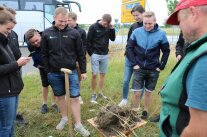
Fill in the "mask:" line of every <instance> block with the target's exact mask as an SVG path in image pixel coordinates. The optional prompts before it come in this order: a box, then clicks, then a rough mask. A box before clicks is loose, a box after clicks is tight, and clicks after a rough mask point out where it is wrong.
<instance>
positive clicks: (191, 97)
mask: <svg viewBox="0 0 207 137" xmlns="http://www.w3.org/2000/svg"><path fill="white" fill-rule="evenodd" d="M186 82H187V83H186V84H187V85H186V86H187V94H188V98H187V101H186V104H185V105H186V106H188V107H191V108H194V109H198V110H202V111H207V55H204V56H202V57H200V58H199V59H198V60H197V62H196V63H195V64H193V66H192V68H191V69H190V71H189V74H188V76H187V81H186Z"/></svg>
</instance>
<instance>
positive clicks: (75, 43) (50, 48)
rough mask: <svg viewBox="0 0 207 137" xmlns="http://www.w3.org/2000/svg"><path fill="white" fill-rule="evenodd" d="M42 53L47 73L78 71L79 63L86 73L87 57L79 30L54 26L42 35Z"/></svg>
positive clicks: (82, 70)
mask: <svg viewBox="0 0 207 137" xmlns="http://www.w3.org/2000/svg"><path fill="white" fill-rule="evenodd" d="M41 53H42V58H43V64H44V68H45V70H46V71H47V72H54V73H59V72H60V69H61V68H68V69H71V70H74V69H76V61H78V63H79V66H80V71H81V73H86V57H85V55H84V52H83V47H82V43H81V37H80V34H79V32H78V31H77V30H75V29H72V28H69V27H65V28H64V29H63V30H58V28H57V27H55V26H52V27H50V28H48V29H46V30H45V31H43V34H42V40H41Z"/></svg>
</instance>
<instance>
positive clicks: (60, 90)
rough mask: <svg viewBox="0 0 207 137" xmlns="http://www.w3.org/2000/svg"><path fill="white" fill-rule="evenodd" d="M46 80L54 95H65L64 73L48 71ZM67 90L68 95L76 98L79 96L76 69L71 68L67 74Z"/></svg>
mask: <svg viewBox="0 0 207 137" xmlns="http://www.w3.org/2000/svg"><path fill="white" fill-rule="evenodd" d="M47 77H48V81H49V83H50V85H51V87H52V89H53V92H54V95H55V96H63V95H65V93H66V92H65V75H64V74H63V73H48V75H47ZM69 90H70V97H71V98H76V97H79V96H80V84H79V79H78V72H77V70H76V69H75V70H73V71H72V73H71V74H69Z"/></svg>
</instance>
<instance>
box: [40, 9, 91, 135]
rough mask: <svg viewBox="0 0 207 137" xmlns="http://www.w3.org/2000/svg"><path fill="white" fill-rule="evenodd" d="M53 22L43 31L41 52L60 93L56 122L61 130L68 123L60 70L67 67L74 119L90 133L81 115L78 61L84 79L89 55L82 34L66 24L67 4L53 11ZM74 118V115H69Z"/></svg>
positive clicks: (79, 129) (83, 132)
mask: <svg viewBox="0 0 207 137" xmlns="http://www.w3.org/2000/svg"><path fill="white" fill-rule="evenodd" d="M54 21H55V22H54V25H53V26H52V27H50V28H47V29H46V30H45V31H43V34H42V40H41V53H42V58H43V63H44V68H45V71H46V72H47V73H48V75H47V76H48V81H49V83H50V85H51V87H52V89H53V92H54V95H55V96H57V101H58V105H59V106H58V107H59V109H60V112H61V115H62V118H61V120H60V123H59V124H58V125H57V126H56V129H57V130H62V129H63V128H64V126H65V125H66V124H67V121H68V118H67V107H66V100H65V93H66V92H69V91H65V78H64V74H63V73H62V72H61V71H60V69H61V68H67V69H70V70H71V71H72V73H71V74H70V75H69V83H70V85H69V87H70V98H71V106H70V107H71V110H72V113H73V116H74V119H75V130H76V131H77V132H79V133H80V134H81V135H82V136H84V137H87V136H89V135H90V133H89V132H88V131H87V130H86V129H85V128H84V127H83V125H82V124H81V117H80V102H79V96H80V84H79V79H78V72H77V69H76V61H78V63H79V65H80V71H81V80H85V79H86V57H85V55H84V52H83V47H82V44H81V37H80V34H79V32H78V31H77V30H75V29H71V28H69V27H68V26H67V21H68V11H67V9H66V8H64V7H58V8H56V9H55V12H54ZM70 120H71V119H70Z"/></svg>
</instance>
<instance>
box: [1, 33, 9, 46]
mask: <svg viewBox="0 0 207 137" xmlns="http://www.w3.org/2000/svg"><path fill="white" fill-rule="evenodd" d="M0 41H1V43H2V44H3V46H6V45H7V44H8V38H7V37H6V36H5V35H4V34H2V33H0Z"/></svg>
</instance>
